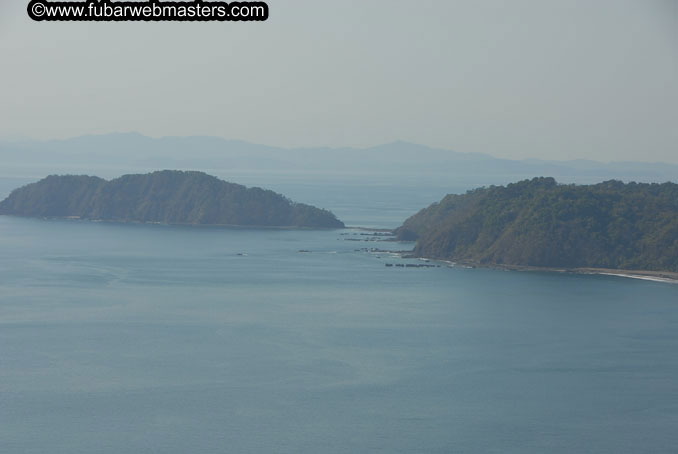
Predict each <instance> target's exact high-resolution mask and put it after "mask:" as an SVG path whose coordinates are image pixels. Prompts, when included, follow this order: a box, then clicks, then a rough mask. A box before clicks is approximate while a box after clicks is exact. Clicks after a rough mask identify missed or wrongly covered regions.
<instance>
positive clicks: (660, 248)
mask: <svg viewBox="0 0 678 454" xmlns="http://www.w3.org/2000/svg"><path fill="white" fill-rule="evenodd" d="M396 232H397V234H398V237H399V238H400V239H403V240H416V241H417V243H416V246H415V254H416V255H418V256H422V257H431V258H441V259H449V260H456V261H468V262H475V263H479V264H488V265H490V264H496V265H501V264H504V265H524V266H544V267H567V268H576V267H591V268H615V269H638V270H641V269H642V270H663V271H678V185H677V184H674V183H664V184H641V183H628V184H624V183H622V182H619V181H606V182H604V183H600V184H596V185H590V186H578V185H559V184H557V183H556V181H555V180H554V179H553V178H534V179H532V180H525V181H521V182H519V183H514V184H509V185H507V186H505V187H504V186H491V187H489V188H480V189H476V190H473V191H469V192H467V193H466V194H463V195H448V196H446V197H445V198H443V200H442V201H440V202H439V203H434V204H433V205H431V206H430V207H428V208H426V209H423V210H421V211H420V212H419V213H417V214H416V215H414V216H412V217H411V218H409V219H407V220H406V221H405V223H404V224H403V225H402V226H401V227H400V228H398V229H397V230H396Z"/></svg>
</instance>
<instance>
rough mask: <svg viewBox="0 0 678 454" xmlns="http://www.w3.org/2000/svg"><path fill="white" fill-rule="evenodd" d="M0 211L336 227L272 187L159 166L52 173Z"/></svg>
mask: <svg viewBox="0 0 678 454" xmlns="http://www.w3.org/2000/svg"><path fill="white" fill-rule="evenodd" d="M0 214H9V215H20V216H33V217H80V218H83V219H97V220H108V221H137V222H161V223H167V224H214V225H239V226H270V227H309V228H338V227H343V226H344V224H343V223H342V222H341V221H339V220H338V219H337V218H336V217H335V216H334V215H333V214H332V213H331V212H329V211H327V210H322V209H319V208H316V207H313V206H310V205H305V204H302V203H294V202H292V201H290V200H288V199H287V198H285V197H284V196H282V195H280V194H277V193H275V192H273V191H269V190H264V189H261V188H247V187H245V186H242V185H239V184H234V183H228V182H226V181H223V180H220V179H218V178H216V177H213V176H210V175H207V174H205V173H202V172H184V171H170V170H164V171H159V172H154V173H150V174H145V175H124V176H122V177H120V178H116V179H114V180H111V181H106V180H104V179H101V178H98V177H90V176H76V175H64V176H56V175H52V176H49V177H47V178H44V179H42V180H40V181H39V182H37V183H33V184H29V185H27V186H24V187H22V188H19V189H16V190H14V191H13V192H12V193H11V194H10V195H9V197H7V198H6V199H5V200H4V201H2V202H0Z"/></svg>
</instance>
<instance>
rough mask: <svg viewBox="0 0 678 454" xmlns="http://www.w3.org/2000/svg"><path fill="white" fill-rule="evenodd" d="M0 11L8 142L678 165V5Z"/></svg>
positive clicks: (665, 1)
mask: <svg viewBox="0 0 678 454" xmlns="http://www.w3.org/2000/svg"><path fill="white" fill-rule="evenodd" d="M27 3H28V1H27V0H0V81H1V82H2V83H0V137H4V138H17V137H28V138H63V137H70V136H76V135H81V134H91V133H106V132H113V131H138V132H141V133H144V134H147V135H151V136H164V135H196V134H201V135H215V136H222V137H226V138H232V139H242V140H247V141H251V142H257V143H264V144H269V145H280V146H318V145H322V146H347V145H348V146H369V145H375V144H379V143H384V142H390V141H393V140H396V139H402V140H407V141H412V142H417V143H422V144H426V145H431V146H437V147H442V148H449V149H454V150H457V151H470V152H485V153H490V154H492V155H494V156H498V157H508V158H526V157H537V158H543V159H573V158H590V159H598V160H644V161H645V160H655V161H657V160H663V161H671V162H678V1H673V0H646V1H623V0H610V1H601V0H596V1H591V0H585V1H574V0H563V1H545V0H534V1H510V2H509V1H471V0H469V1H464V2H461V1H450V0H443V1H396V0H383V1H382V0H355V1H347V0H343V1H323V0H308V1H296V0H294V1H293V0H284V1H283V0H271V1H269V2H268V4H269V6H270V18H269V20H268V21H267V22H255V23H229V22H223V23H217V22H215V23H143V22H142V23H69V22H56V23H45V22H42V23H37V22H33V21H31V20H30V19H29V18H28V16H27V14H26V4H27Z"/></svg>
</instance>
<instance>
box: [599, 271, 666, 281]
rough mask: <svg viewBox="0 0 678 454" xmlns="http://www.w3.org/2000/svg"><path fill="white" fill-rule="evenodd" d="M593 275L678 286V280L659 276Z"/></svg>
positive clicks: (630, 274)
mask: <svg viewBox="0 0 678 454" xmlns="http://www.w3.org/2000/svg"><path fill="white" fill-rule="evenodd" d="M591 274H601V275H604V276H618V277H628V278H631V279H641V280H644V281H653V282H666V283H668V284H678V279H672V278H670V277H659V276H646V275H641V274H632V273H602V272H601V273H591Z"/></svg>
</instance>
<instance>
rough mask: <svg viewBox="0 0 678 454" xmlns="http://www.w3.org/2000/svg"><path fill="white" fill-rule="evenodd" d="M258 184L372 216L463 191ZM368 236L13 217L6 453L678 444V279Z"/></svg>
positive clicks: (662, 449) (382, 219)
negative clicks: (430, 256)
mask: <svg viewBox="0 0 678 454" xmlns="http://www.w3.org/2000/svg"><path fill="white" fill-rule="evenodd" d="M27 181H28V180H27ZM18 182H19V179H13V180H12V181H10V180H9V179H4V180H0V192H2V190H3V188H11V187H14V186H16V185H17V184H16V183H18ZM247 183H248V184H249V182H247ZM22 184H24V183H23V182H22ZM3 185H4V186H3ZM261 186H264V187H271V188H273V189H276V190H280V191H281V192H284V193H285V194H286V195H289V196H290V197H292V198H294V199H297V200H299V201H303V202H308V203H315V204H318V205H320V206H323V207H325V208H329V209H332V210H333V211H335V213H337V214H338V215H339V217H340V218H341V219H342V220H344V221H345V222H346V223H347V224H348V225H352V226H371V227H394V226H397V225H398V224H399V223H400V222H402V220H403V219H404V218H405V217H407V216H409V215H411V214H414V213H415V212H416V211H417V210H418V209H419V208H423V207H424V206H426V205H428V204H429V203H431V202H433V201H436V200H439V199H440V197H442V195H444V194H445V192H446V188H441V187H428V188H427V187H424V186H418V187H416V188H412V187H410V188H408V187H407V186H405V187H400V189H398V186H397V185H393V186H389V185H382V184H364V185H362V186H360V185H353V186H346V185H344V186H342V185H340V184H339V183H336V184H335V183H331V182H330V183H328V184H326V185H319V184H315V185H314V184H313V183H308V184H297V183H295V182H294V181H283V180H278V181H271V184H269V185H265V184H261ZM7 190H8V189H7ZM7 190H6V191H5V192H7ZM462 190H464V188H454V189H453V191H457V192H459V191H462ZM3 196H4V194H3ZM369 233H370V232H365V231H362V230H357V229H345V230H330V231H295V230H272V229H269V230H263V229H260V230H248V229H225V228H210V227H180V226H163V225H141V224H117V223H101V222H88V221H70V220H69V221H67V220H40V219H25V218H17V217H8V216H0V452H2V453H22V454H23V453H26V454H28V453H30V454H33V453H36V454H37V453H41V454H42V453H50V454H66V453H69V454H70V453H78V454H80V453H83V454H84V453H87V454H91V453H103V454H108V453H110V454H113V453H115V454H121V453H169V454H173V453H177V454H178V453H225V452H232V453H309V454H311V453H313V454H316V453H372V452H383V453H419V452H421V453H540V454H541V453H545V452H548V453H575V452H582V453H583V452H585V453H615V454H618V453H634V454H635V453H639V452H652V453H672V452H676V447H677V446H678V431H677V430H676V428H678V285H674V284H667V283H659V282H650V281H643V280H635V279H628V278H623V277H615V276H593V275H586V276H584V275H569V274H557V273H540V272H515V271H512V272H508V271H498V270H491V269H480V268H478V269H467V268H461V267H448V266H447V265H446V264H440V265H441V266H440V267H433V268H404V267H396V266H393V267H387V266H385V265H386V264H387V263H390V264H424V262H422V261H418V260H413V259H402V258H400V257H399V256H398V255H397V254H391V253H388V252H383V251H384V250H392V251H397V250H406V249H409V248H411V247H412V245H411V244H400V243H397V242H389V241H372V240H374V239H375V237H373V236H369V235H368V234H369ZM372 249H378V251H374V250H372ZM301 251H304V252H301ZM428 264H433V265H436V264H435V263H433V262H429V263H428Z"/></svg>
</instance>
